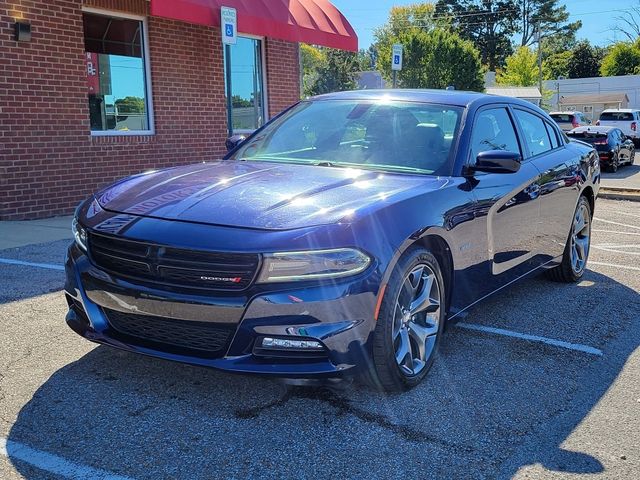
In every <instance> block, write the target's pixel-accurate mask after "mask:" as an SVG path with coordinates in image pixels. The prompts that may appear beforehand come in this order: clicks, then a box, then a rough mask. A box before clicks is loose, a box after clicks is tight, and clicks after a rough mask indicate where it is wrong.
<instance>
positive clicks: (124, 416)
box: [0, 200, 640, 480]
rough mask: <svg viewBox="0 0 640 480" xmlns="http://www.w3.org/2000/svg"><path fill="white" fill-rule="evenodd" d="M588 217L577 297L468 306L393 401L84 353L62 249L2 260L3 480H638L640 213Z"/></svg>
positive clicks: (563, 293)
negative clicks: (66, 291) (68, 297)
mask: <svg viewBox="0 0 640 480" xmlns="http://www.w3.org/2000/svg"><path fill="white" fill-rule="evenodd" d="M595 217H596V219H595V221H594V224H593V240H592V251H591V257H590V262H589V270H588V272H587V273H586V274H585V276H584V279H583V280H582V281H581V282H580V283H579V284H578V285H563V284H556V283H552V282H549V281H547V280H545V279H544V278H540V277H534V278H532V279H529V280H525V281H523V282H520V283H519V284H518V285H516V286H513V287H511V288H509V289H506V290H504V291H503V292H502V293H501V294H500V295H499V296H494V298H492V299H489V300H487V301H485V302H484V303H482V304H480V305H478V306H477V307H475V308H474V309H473V310H472V311H470V312H469V314H468V315H467V316H466V317H465V318H464V319H463V325H459V326H457V327H454V328H451V329H449V331H448V332H447V333H446V337H445V339H444V342H443V346H442V348H441V351H440V357H439V359H438V360H437V363H436V365H435V366H434V368H433V370H432V371H431V373H430V375H429V377H428V378H427V380H426V381H425V382H424V383H423V384H422V385H421V386H420V387H418V388H416V389H414V390H412V391H411V392H408V393H405V394H402V395H382V394H379V393H376V392H373V391H371V390H369V389H366V388H363V387H361V386H358V385H349V386H345V387H343V388H341V389H334V390H326V389H319V388H306V389H300V388H288V387H285V386H284V385H282V384H280V383H277V382H274V381H270V380H265V379H261V378H253V377H242V376H232V375H228V374H225V373H220V372H216V371H213V370H207V369H202V368H196V367H190V366H185V365H181V364H176V363H171V362H167V361H162V360H157V359H152V358H145V357H142V356H136V355H133V354H129V353H124V352H120V351H116V350H113V349H110V348H108V347H104V346H96V345H93V344H91V343H89V342H87V341H85V340H83V339H81V338H79V337H78V336H76V335H75V334H74V333H72V332H71V330H70V329H68V328H67V327H66V325H65V324H64V315H65V313H66V303H65V300H64V297H63V295H62V292H61V289H62V285H63V277H64V274H63V272H62V271H61V270H59V269H55V268H54V267H55V266H59V265H61V264H62V260H63V257H64V251H65V249H66V245H67V243H68V242H67V241H66V240H62V241H57V242H52V243H49V244H40V245H31V246H27V247H21V248H13V249H8V250H3V251H0V478H2V479H7V480H9V479H15V478H28V479H50V478H51V479H53V478H78V479H81V478H82V479H84V478H101V479H118V478H130V479H164V478H180V479H196V478H238V479H244V478H394V477H399V476H405V477H407V478H447V479H450V478H513V477H515V478H527V479H533V478H535V479H538V478H565V477H566V478H573V477H574V476H576V475H577V476H580V474H582V475H584V476H585V477H586V476H587V475H589V478H591V477H593V478H607V479H612V478H621V479H622V478H624V479H631V478H639V477H640V349H639V348H638V346H639V345H640V294H639V291H640V203H637V202H625V201H615V200H599V201H598V204H597V207H596V215H595ZM16 260H17V262H15V263H6V262H7V261H16ZM2 262H4V263H2ZM20 262H25V263H26V264H23V263H20ZM29 263H37V264H41V265H40V266H32V265H29ZM465 327H466V328H465Z"/></svg>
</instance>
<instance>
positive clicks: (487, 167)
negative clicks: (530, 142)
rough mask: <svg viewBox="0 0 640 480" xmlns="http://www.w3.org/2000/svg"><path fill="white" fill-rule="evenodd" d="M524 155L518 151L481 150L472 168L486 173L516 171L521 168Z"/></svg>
mask: <svg viewBox="0 0 640 480" xmlns="http://www.w3.org/2000/svg"><path fill="white" fill-rule="evenodd" d="M521 161H522V156H521V155H520V153H518V152H508V151H505V150H489V151H486V152H480V153H479V154H478V157H477V158H476V163H475V165H471V166H470V168H471V170H473V171H475V172H486V173H515V172H517V171H518V170H520V162H521Z"/></svg>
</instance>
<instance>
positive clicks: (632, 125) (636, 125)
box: [631, 122, 638, 132]
mask: <svg viewBox="0 0 640 480" xmlns="http://www.w3.org/2000/svg"><path fill="white" fill-rule="evenodd" d="M636 128H638V124H637V123H636V122H631V130H633V131H634V132H635V131H636Z"/></svg>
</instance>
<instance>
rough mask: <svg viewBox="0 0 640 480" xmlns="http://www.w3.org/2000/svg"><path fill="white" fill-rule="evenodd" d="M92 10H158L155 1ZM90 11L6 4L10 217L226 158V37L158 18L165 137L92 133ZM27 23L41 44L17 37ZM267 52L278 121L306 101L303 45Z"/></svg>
mask: <svg viewBox="0 0 640 480" xmlns="http://www.w3.org/2000/svg"><path fill="white" fill-rule="evenodd" d="M85 4H86V5H89V6H94V7H100V8H106V9H109V10H116V11H124V12H129V13H137V14H145V13H146V12H147V10H148V2H147V1H146V0H85ZM81 7H82V0H34V1H29V2H25V1H24V0H3V1H2V3H0V220H9V219H27V218H42V217H47V216H52V215H62V214H69V213H71V212H72V211H73V209H74V208H75V206H76V205H77V204H78V203H79V202H80V200H82V199H83V198H85V197H86V196H88V195H89V194H90V193H91V192H93V191H95V190H96V189H98V188H100V187H102V186H104V185H106V184H108V183H110V182H112V181H113V180H115V179H117V178H120V177H123V176H126V175H129V174H131V173H135V172H139V171H141V170H146V169H149V168H157V167H164V166H171V165H177V164H182V163H191V162H196V161H201V160H206V159H211V158H215V157H217V156H219V155H220V154H222V153H224V140H225V138H226V135H227V129H226V113H225V99H224V83H223V81H224V80H223V77H224V75H223V60H222V46H221V44H220V32H219V30H218V29H217V28H208V27H201V26H196V25H191V24H186V23H182V22H174V21H170V20H164V19H160V18H156V17H150V18H149V21H148V29H149V32H148V33H149V50H150V59H149V60H150V65H151V82H152V96H153V104H154V109H153V110H154V116H155V122H154V123H155V131H156V134H155V135H153V136H134V137H126V136H118V137H92V136H91V134H90V130H89V111H88V103H87V86H86V75H85V61H84V41H83V27H82V11H81ZM17 18H24V19H26V20H28V21H30V22H31V25H32V41H31V42H28V43H25V42H21V43H17V42H15V41H14V40H13V24H14V22H15V20H16V19H17ZM266 48H267V51H266V56H267V75H268V81H267V84H268V89H267V91H268V95H269V106H270V108H269V110H270V113H271V114H273V113H277V111H279V110H280V109H282V108H284V107H286V106H287V105H289V104H291V103H293V102H295V101H296V100H297V99H298V98H299V83H298V73H297V72H298V68H297V65H298V63H297V45H296V44H291V43H287V42H281V41H275V40H268V41H267V42H266ZM294 57H295V69H292V68H291V66H290V65H291V62H292V61H293V60H294ZM281 62H289V65H281V64H280V63H281ZM285 77H287V78H285Z"/></svg>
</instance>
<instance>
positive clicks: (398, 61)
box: [393, 55, 400, 65]
mask: <svg viewBox="0 0 640 480" xmlns="http://www.w3.org/2000/svg"><path fill="white" fill-rule="evenodd" d="M393 63H395V64H396V65H400V55H394V56H393Z"/></svg>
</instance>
